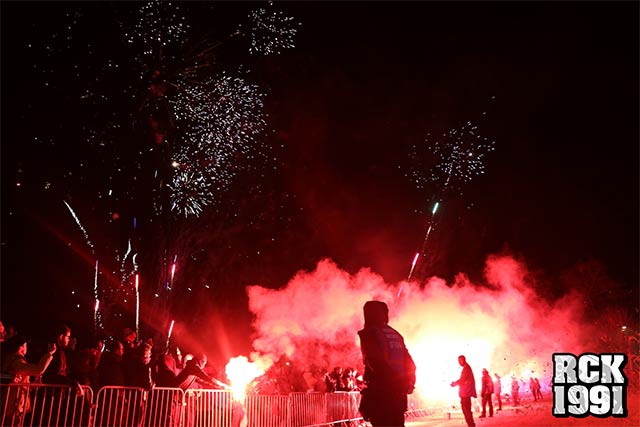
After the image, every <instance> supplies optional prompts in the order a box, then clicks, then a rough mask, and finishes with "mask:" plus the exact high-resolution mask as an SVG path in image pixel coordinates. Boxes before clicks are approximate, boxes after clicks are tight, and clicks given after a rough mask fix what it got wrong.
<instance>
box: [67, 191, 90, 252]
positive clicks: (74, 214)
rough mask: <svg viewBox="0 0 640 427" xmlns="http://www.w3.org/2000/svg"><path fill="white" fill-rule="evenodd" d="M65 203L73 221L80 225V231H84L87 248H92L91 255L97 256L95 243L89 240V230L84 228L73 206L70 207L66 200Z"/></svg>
mask: <svg viewBox="0 0 640 427" xmlns="http://www.w3.org/2000/svg"><path fill="white" fill-rule="evenodd" d="M63 202H64V204H65V206H66V207H67V209H69V212H71V216H72V217H73V219H74V221H75V222H76V224H78V227H79V228H80V231H82V235H83V236H84V240H85V242H87V246H89V248H91V253H92V254H94V255H95V248H94V247H93V243H92V242H91V240H90V239H89V233H87V230H86V229H85V228H84V226H83V225H82V223H81V222H80V218H78V215H76V213H75V212H74V210H73V209H72V208H71V205H69V203H67V201H66V200H63Z"/></svg>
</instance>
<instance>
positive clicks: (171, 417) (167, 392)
mask: <svg viewBox="0 0 640 427" xmlns="http://www.w3.org/2000/svg"><path fill="white" fill-rule="evenodd" d="M184 403H185V400H184V391H182V389H180V388H167V387H154V388H152V389H151V390H149V391H148V392H147V404H146V408H145V417H144V423H143V426H144V427H156V426H162V427H181V425H182V416H183V413H184Z"/></svg>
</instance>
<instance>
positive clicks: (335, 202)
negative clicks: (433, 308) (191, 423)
mask: <svg viewBox="0 0 640 427" xmlns="http://www.w3.org/2000/svg"><path fill="white" fill-rule="evenodd" d="M140 5H141V4H139V3H134V2H112V3H106V2H89V3H83V2H44V3H39V2H8V1H3V2H2V4H1V6H2V9H1V12H2V46H1V47H2V49H1V51H2V58H1V60H2V68H1V73H2V75H1V76H2V80H1V83H2V122H1V125H2V152H1V154H2V224H1V225H2V254H1V255H2V258H1V261H2V265H1V267H2V271H1V274H2V275H1V279H2V292H1V297H2V306H1V310H2V311H1V313H0V319H2V320H3V321H4V322H5V323H10V324H13V325H16V326H17V327H18V329H20V330H21V331H24V332H28V333H29V334H31V335H36V334H37V333H38V329H39V328H40V326H39V325H42V324H43V322H46V324H49V323H55V322H62V321H65V322H68V323H71V324H72V326H73V327H74V329H75V330H77V331H78V333H79V334H81V333H82V332H83V331H84V332H86V331H87V330H89V331H90V330H91V328H90V326H88V325H92V322H93V320H92V319H93V317H92V316H93V300H92V298H93V284H94V263H95V260H96V259H98V260H99V261H100V264H101V268H102V269H103V270H101V273H100V283H101V286H107V285H106V284H107V283H109V286H111V287H113V288H118V286H120V284H119V281H120V276H119V274H120V272H119V262H118V261H116V259H117V257H116V253H118V254H119V256H120V257H122V255H123V253H124V251H125V250H126V247H127V241H128V239H131V240H132V242H133V244H134V250H135V251H137V252H138V253H139V263H140V265H139V268H140V270H139V271H140V273H141V277H142V283H143V285H142V289H143V291H142V298H143V306H144V307H148V308H147V313H151V312H153V313H156V314H157V313H158V310H156V309H154V308H152V307H156V308H157V307H159V306H158V305H153V304H157V301H155V302H154V295H153V294H154V292H156V291H157V290H158V289H163V286H164V284H166V280H167V273H166V271H167V268H168V267H169V266H170V265H171V262H172V260H173V258H174V256H176V259H177V261H176V262H177V273H176V278H175V283H173V284H172V285H173V287H172V291H171V292H172V293H171V295H170V296H168V294H167V292H166V289H164V290H162V292H164V293H162V294H161V297H160V298H155V300H163V301H165V302H164V305H161V306H162V310H160V311H162V312H163V313H164V317H163V319H164V320H163V321H164V322H166V313H171V315H170V316H171V318H177V319H182V320H183V321H185V322H187V320H188V318H189V317H190V316H194V317H197V316H198V315H199V314H201V313H216V314H215V315H216V316H219V317H220V318H221V319H226V320H225V321H228V322H230V323H232V322H234V321H236V320H238V321H242V323H241V324H242V325H247V326H243V328H244V329H241V331H242V332H243V333H245V334H246V335H247V336H248V335H249V334H250V329H249V327H248V323H247V321H248V319H249V316H248V314H247V313H246V312H247V310H246V300H245V296H244V288H245V286H247V285H252V284H261V285H263V286H267V287H273V288H277V287H280V286H283V285H284V284H286V283H287V281H288V280H289V279H290V278H291V277H293V276H294V275H295V273H296V272H297V271H299V270H310V269H313V268H314V267H315V265H316V264H317V262H318V261H319V260H321V259H323V258H330V259H332V260H333V261H335V262H336V263H337V264H338V266H340V267H341V268H343V269H345V270H346V271H349V272H351V273H355V272H357V271H358V270H359V269H360V268H363V267H369V268H371V270H372V271H374V272H377V273H379V274H381V275H382V276H383V277H384V278H385V280H387V281H388V282H389V283H395V282H397V281H400V280H403V279H406V278H407V275H408V273H409V269H410V266H411V261H412V259H413V256H414V254H415V253H416V252H417V251H418V250H420V248H421V246H422V243H423V239H424V237H425V232H426V227H427V223H428V220H429V218H431V209H432V206H433V202H434V201H435V200H440V202H441V205H440V210H439V211H438V213H437V215H438V216H437V218H438V221H437V225H436V228H435V230H434V231H433V232H432V234H431V235H430V238H429V245H428V250H429V251H428V256H427V257H425V259H426V260H428V261H429V262H428V263H424V264H419V268H418V272H419V274H418V277H417V278H418V279H420V278H422V279H424V278H425V277H428V276H431V275H438V276H440V277H443V278H445V279H446V280H447V281H451V280H452V279H453V278H454V276H455V275H456V273H459V272H464V273H466V274H467V275H468V276H469V277H471V278H472V280H475V281H478V282H482V280H483V276H482V269H483V266H484V262H485V259H486V257H487V256H488V255H490V254H496V253H511V254H514V255H515V256H516V257H518V258H521V259H523V260H524V261H525V262H526V263H527V264H528V265H529V266H530V268H531V269H532V271H535V272H536V274H538V275H539V277H540V290H541V292H542V293H543V294H544V295H546V296H548V297H549V298H558V297H560V296H562V295H564V293H565V292H566V291H567V289H566V283H565V282H563V280H562V277H566V275H567V274H568V272H571V271H575V270H576V269H577V268H578V266H580V265H585V263H588V265H591V266H594V265H597V266H599V268H600V269H601V271H602V272H603V274H604V275H605V276H606V277H607V278H609V279H610V280H611V281H612V282H614V283H616V284H618V285H619V286H620V288H619V289H623V290H624V293H623V295H620V297H619V298H617V300H618V301H620V304H621V306H625V307H626V308H629V309H631V310H632V311H634V310H635V313H636V315H637V310H638V283H639V282H638V261H639V253H638V247H639V244H638V243H639V242H638V236H639V232H638V231H639V230H638V224H639V212H638V195H639V188H638V185H639V184H638V183H639V176H638V159H639V153H638V141H639V139H638V136H639V135H638V128H639V127H638V117H639V115H638V113H639V112H638V75H639V69H638V52H639V49H638V47H639V46H638V39H639V38H638V35H639V32H638V16H639V14H638V12H639V11H638V3H637V2H531V3H527V2H469V3H467V2H393V3H391V2H291V3H288V2H287V3H277V2H276V3H275V4H274V5H273V6H271V8H274V9H276V10H278V11H281V12H282V13H284V14H285V15H286V16H290V17H293V18H294V19H295V21H296V22H299V24H300V25H299V26H297V27H296V28H297V34H296V35H295V38H294V42H295V47H294V48H292V49H284V50H282V52H281V53H280V54H277V55H269V56H260V55H250V54H249V53H247V50H248V43H247V42H246V41H243V40H242V39H241V38H240V37H227V35H228V34H231V33H233V31H234V30H235V28H236V27H237V24H238V23H239V22H241V21H242V20H243V19H245V18H246V16H247V14H248V11H250V10H252V8H254V9H255V8H259V7H266V6H267V3H245V2H240V3H221V4H218V3H215V2H206V3H199V2H186V3H183V4H181V9H180V12H179V14H180V15H181V16H184V17H185V19H186V22H187V23H188V24H189V26H190V27H189V30H188V31H187V33H188V34H189V36H188V37H187V38H186V39H185V41H184V44H183V47H182V48H181V49H177V50H174V51H173V52H171V53H169V50H168V49H167V53H164V56H163V58H162V60H161V61H158V62H157V63H150V62H146V63H144V64H141V63H140V61H138V59H137V56H136V55H138V56H139V52H136V51H135V46H131V45H127V43H126V42H125V41H123V35H122V34H123V32H125V29H126V28H127V25H129V28H130V27H131V25H133V24H132V23H135V22H136V19H135V18H134V17H135V16H136V13H137V11H138V9H139V7H140ZM176 13H178V12H176ZM244 28H246V27H244ZM191 34H193V36H191ZM198 40H207V41H208V42H209V43H211V41H216V40H219V41H223V42H224V43H222V44H221V47H220V48H219V49H218V50H216V53H215V63H213V60H212V59H211V57H208V61H209V62H208V64H207V67H204V68H203V71H202V72H203V73H209V74H210V75H211V76H219V75H220V73H221V72H223V71H224V72H226V73H228V74H233V73H238V69H239V67H242V68H241V69H242V70H243V71H242V73H244V74H243V75H244V76H246V78H247V79H248V80H249V81H251V82H252V83H255V84H257V85H258V86H259V87H260V88H261V90H262V91H263V92H264V93H265V98H264V110H265V113H266V114H267V116H266V123H267V130H266V131H265V133H264V135H263V136H262V137H261V138H260V143H261V144H263V145H264V147H266V148H265V150H266V152H267V153H268V154H267V155H265V156H264V157H258V158H251V157H250V156H243V155H237V156H236V157H235V158H234V159H235V160H234V161H235V164H234V166H233V167H234V170H235V171H236V176H235V178H234V179H233V181H232V182H231V183H230V184H229V185H228V187H227V188H225V189H224V190H221V191H220V192H217V193H216V194H215V196H214V199H215V200H216V202H215V203H214V204H213V205H212V206H210V207H209V208H207V209H205V211H204V212H203V213H202V214H201V215H200V216H199V217H197V218H194V217H188V218H184V217H183V216H180V215H173V214H172V213H170V212H168V210H167V209H165V210H163V211H162V212H158V210H157V209H156V208H155V207H154V205H153V204H154V200H156V201H157V200H160V201H161V202H162V203H166V199H164V197H166V188H164V189H163V190H158V188H160V187H159V184H158V179H157V177H155V176H154V172H155V171H157V170H158V168H159V167H160V170H161V173H167V172H166V171H167V170H169V171H170V166H169V164H168V163H167V159H166V158H164V157H162V156H160V155H158V154H157V153H158V152H160V151H161V149H160V145H159V144H157V143H156V142H155V141H153V137H154V135H155V134H154V131H153V130H151V128H150V127H149V124H150V123H151V121H150V120H149V118H150V117H153V118H155V119H158V120H160V121H162V120H163V119H165V120H167V119H166V117H165V116H162V114H161V113H162V111H164V110H162V111H161V109H159V108H157V105H165V106H166V105H167V104H166V102H165V101H164V100H163V99H161V97H156V98H154V97H153V96H150V95H149V93H151V92H152V89H153V83H152V80H151V78H150V74H151V73H152V71H154V70H160V72H161V75H162V76H163V77H164V76H167V79H170V78H171V76H175V75H177V73H178V71H176V70H179V69H180V68H181V67H184V63H185V62H186V60H184V57H188V56H189V55H192V53H193V52H194V51H197V50H198V46H199V45H198V44H197V41H198ZM172 55H174V56H173V57H172ZM172 58H174V59H172ZM176 58H177V59H176ZM150 82H151V83H150ZM154 102H155V103H156V104H155V106H154ZM154 108H156V109H154ZM483 113H484V114H483ZM468 121H471V122H473V124H474V125H477V126H478V129H477V133H479V134H480V135H482V137H486V138H488V140H490V141H494V142H495V145H494V146H495V151H492V152H489V153H487V154H486V156H485V157H484V166H485V170H486V172H485V174H483V175H480V176H477V177H474V178H473V179H472V180H471V181H470V182H467V183H464V182H460V183H458V184H459V185H458V188H457V189H456V190H457V191H454V190H453V189H452V188H451V189H448V191H447V192H446V193H445V192H442V191H440V190H441V188H438V187H437V185H435V184H434V185H426V186H425V187H424V188H418V187H417V186H416V184H415V183H414V182H413V180H412V179H411V177H412V171H414V170H416V163H415V156H412V154H411V153H412V152H414V151H415V150H417V151H418V152H419V153H422V154H424V155H428V153H429V150H428V149H427V147H428V143H427V142H425V141H427V140H428V139H429V140H434V139H437V138H440V139H442V137H441V136H442V135H443V134H445V133H446V132H448V131H449V130H450V129H457V128H460V127H461V126H463V125H464V124H465V123H467V122H468ZM167 122H168V120H167ZM172 131H173V132H178V131H176V130H175V129H173V130H172ZM169 136H170V138H174V141H177V140H178V137H176V135H175V133H174V134H171V132H169ZM414 147H417V148H415V149H414ZM152 149H153V150H152ZM426 160H427V161H428V160H429V158H428V156H427V157H426ZM163 162H164V163H163ZM159 164H160V165H162V166H158V165H159ZM162 168H164V169H162ZM162 170H164V172H162ZM418 172H419V173H422V174H424V175H425V176H428V175H429V174H428V172H429V171H428V170H421V171H420V170H418ZM452 187H453V185H452ZM110 189H112V190H113V193H112V195H111V196H109V195H108V191H109V190H110ZM63 201H66V202H67V203H68V204H69V206H71V207H72V208H73V209H74V211H75V212H76V213H77V215H78V217H79V219H80V221H81V223H82V226H83V227H84V228H85V230H86V231H87V234H88V236H89V239H90V241H91V243H92V244H93V250H92V248H91V247H90V246H89V245H88V244H87V239H86V238H85V237H84V236H83V233H82V231H81V229H80V227H79V226H78V224H77V223H76V222H74V220H73V218H72V216H71V214H70V211H69V210H68V209H67V207H66V206H65V204H64V202H63ZM134 218H135V219H134ZM133 221H135V224H136V228H135V230H134V229H133V225H132V224H133ZM120 259H121V258H120ZM127 268H130V266H129V267H127ZM161 270H162V271H161ZM131 283H132V282H131V280H129V281H128V282H127V284H128V285H127V286H129V287H128V288H127V289H129V292H130V289H131V286H130V285H131ZM574 285H575V283H574ZM123 292H124V291H123ZM114 295H115V294H114ZM114 298H115V297H114ZM621 300H622V301H621ZM131 301H132V299H131V294H129V296H128V302H127V303H122V304H121V305H122V311H123V312H124V315H123V316H124V317H122V316H121V317H120V318H119V320H117V321H114V322H116V323H117V322H120V323H118V326H120V325H121V324H125V323H126V322H127V321H128V322H129V324H130V321H131V314H132V313H131V310H130V307H131ZM120 302H121V301H118V302H116V303H118V304H119V303H120ZM126 307H129V308H128V310H129V311H128V312H127V308H126ZM201 307H202V308H201ZM153 310H155V311H153ZM127 316H128V317H127ZM143 316H144V314H143ZM158 316H160V317H162V316H161V315H158ZM123 319H125V320H123ZM126 319H128V320H126ZM229 319H231V320H229ZM147 321H148V322H150V323H153V321H151V320H148V319H147ZM163 321H158V322H159V323H157V325H159V326H158V328H160V329H162V328H164V326H163V325H165V324H166V323H162V322H163ZM194 321H195V320H194Z"/></svg>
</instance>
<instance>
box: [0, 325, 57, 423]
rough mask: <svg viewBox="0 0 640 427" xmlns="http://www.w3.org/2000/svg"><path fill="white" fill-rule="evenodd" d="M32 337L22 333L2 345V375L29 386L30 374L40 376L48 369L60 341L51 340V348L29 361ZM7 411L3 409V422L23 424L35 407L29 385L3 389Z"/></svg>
mask: <svg viewBox="0 0 640 427" xmlns="http://www.w3.org/2000/svg"><path fill="white" fill-rule="evenodd" d="M28 342H29V340H28V339H27V338H25V337H23V336H22V335H16V336H14V337H12V338H9V339H8V340H7V341H5V342H4V347H3V348H2V350H3V352H4V354H3V355H2V368H1V369H2V375H3V377H5V378H8V379H9V383H10V384H25V385H27V386H28V384H29V377H37V376H40V375H42V373H43V372H44V371H45V370H46V369H47V367H48V366H49V363H51V359H53V354H54V353H55V352H56V345H55V344H53V343H51V344H49V346H48V348H47V352H46V353H45V354H44V355H43V356H42V357H41V358H40V360H39V361H38V363H28V362H27V359H26V355H27V343H28ZM3 394H5V396H3V400H4V404H3V412H4V414H1V413H0V424H1V425H3V426H4V425H22V422H23V420H24V416H25V414H27V413H28V412H29V411H30V410H31V399H30V397H29V388H28V387H8V388H7V389H6V391H5V392H4V393H3Z"/></svg>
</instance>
